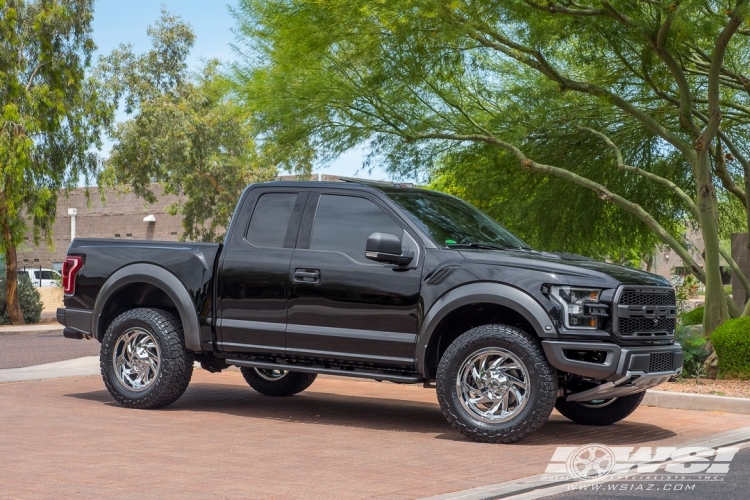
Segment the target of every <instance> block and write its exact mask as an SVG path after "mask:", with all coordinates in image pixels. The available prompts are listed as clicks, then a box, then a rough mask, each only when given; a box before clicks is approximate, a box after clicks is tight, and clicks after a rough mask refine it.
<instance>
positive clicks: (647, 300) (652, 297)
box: [620, 289, 677, 306]
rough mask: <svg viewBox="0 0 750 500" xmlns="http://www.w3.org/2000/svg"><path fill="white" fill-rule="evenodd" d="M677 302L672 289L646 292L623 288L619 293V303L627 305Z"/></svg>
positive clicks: (663, 304) (671, 303) (658, 304)
mask: <svg viewBox="0 0 750 500" xmlns="http://www.w3.org/2000/svg"><path fill="white" fill-rule="evenodd" d="M676 303H677V301H676V300H675V295H674V290H670V291H668V292H667V293H664V292H660V293H646V292H642V291H638V290H628V289H625V290H623V291H622V295H620V304H627V305H629V306H673V305H675V304H676Z"/></svg>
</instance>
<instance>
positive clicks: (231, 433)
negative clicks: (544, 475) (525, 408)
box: [0, 370, 748, 500]
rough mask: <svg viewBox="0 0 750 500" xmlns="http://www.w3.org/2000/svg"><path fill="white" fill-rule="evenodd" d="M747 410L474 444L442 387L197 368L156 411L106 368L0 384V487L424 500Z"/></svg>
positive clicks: (676, 435)
mask: <svg viewBox="0 0 750 500" xmlns="http://www.w3.org/2000/svg"><path fill="white" fill-rule="evenodd" d="M746 425H748V423H747V415H731V414H719V413H714V412H693V411H684V410H663V409H657V408H641V409H639V410H638V411H637V412H636V413H635V414H634V415H633V416H631V417H630V418H629V419H627V420H626V421H624V422H621V423H619V424H616V425H613V426H611V427H607V428H594V427H583V426H578V425H574V424H572V423H570V422H569V421H567V420H565V419H564V418H562V417H561V416H559V415H558V414H556V413H555V414H554V415H553V416H552V418H551V420H550V422H548V423H547V424H546V425H545V426H544V428H543V429H542V430H541V431H540V432H537V433H536V434H534V435H533V436H531V437H530V438H528V439H526V440H524V441H522V442H521V443H519V444H514V445H486V444H479V443H474V442H470V441H468V440H466V439H464V438H463V437H462V436H461V435H460V434H458V433H457V432H455V431H453V430H452V429H451V428H450V426H449V425H448V424H447V423H446V421H445V420H444V419H443V416H442V414H441V413H440V409H439V407H438V405H437V403H436V400H435V392H434V390H428V389H422V388H421V387H413V386H398V385H394V384H385V383H384V384H379V383H377V382H369V381H359V380H342V379H335V378H323V377H321V378H318V380H317V381H316V382H315V383H314V384H313V386H312V387H311V388H310V389H309V390H308V391H306V392H304V393H303V394H300V395H298V396H294V397H292V398H286V399H273V398H268V397H264V396H261V395H259V394H257V393H255V392H253V391H252V390H251V389H250V388H249V387H248V386H246V385H245V383H244V381H243V379H242V377H241V375H240V374H239V373H238V372H237V371H228V372H224V373H221V374H214V375H212V374H209V373H207V372H204V371H202V370H197V371H196V373H195V375H194V376H193V382H192V384H191V385H190V388H189V389H188V391H187V393H186V394H185V395H184V396H183V397H182V399H180V400H179V401H178V402H177V403H176V404H174V405H172V406H170V407H168V408H166V409H163V410H157V411H138V410H127V409H125V408H122V407H120V406H118V405H116V404H115V403H114V402H113V401H112V399H111V398H110V396H109V394H108V393H107V392H106V390H105V389H104V386H103V383H102V381H101V379H100V378H98V377H82V378H66V379H57V380H47V381H40V382H24V383H11V384H3V385H0V498H50V497H53V498H102V497H107V498H159V499H160V500H162V499H166V498H295V497H296V498H363V497H384V498H419V497H425V496H430V495H436V494H439V493H446V492H450V491H457V490H463V489H467V488H472V487H475V486H481V485H487V484H494V483H498V482H502V481H507V480H511V479H516V478H520V477H525V476H529V475H533V474H539V473H541V472H543V471H544V468H545V466H546V464H547V462H548V461H549V459H550V457H551V455H552V452H553V451H554V449H555V447H556V446H559V445H569V446H570V445H580V444H586V443H590V442H600V443H605V444H608V445H620V446H622V445H627V446H631V445H632V446H639V445H646V446H656V445H668V444H674V443H678V442H684V441H686V440H689V439H693V438H697V437H700V436H703V435H708V434H713V433H718V432H722V431H726V430H730V429H735V428H739V427H744V426H746Z"/></svg>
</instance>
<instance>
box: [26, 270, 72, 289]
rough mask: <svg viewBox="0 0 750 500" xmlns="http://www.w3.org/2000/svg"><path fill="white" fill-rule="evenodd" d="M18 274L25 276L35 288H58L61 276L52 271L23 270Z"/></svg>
mask: <svg viewBox="0 0 750 500" xmlns="http://www.w3.org/2000/svg"><path fill="white" fill-rule="evenodd" d="M18 274H26V275H28V276H29V278H30V279H31V282H32V283H33V284H34V286H35V287H47V286H60V282H61V281H62V276H60V273H58V272H57V271H55V270H54V269H41V268H36V269H33V268H32V269H23V270H22V271H18Z"/></svg>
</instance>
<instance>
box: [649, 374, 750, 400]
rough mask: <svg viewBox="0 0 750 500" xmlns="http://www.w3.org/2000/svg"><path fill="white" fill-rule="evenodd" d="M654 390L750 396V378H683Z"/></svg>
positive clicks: (737, 396)
mask: <svg viewBox="0 0 750 500" xmlns="http://www.w3.org/2000/svg"><path fill="white" fill-rule="evenodd" d="M652 390H655V391H669V392H689V393H693V394H708V395H713V396H731V397H735V398H750V380H711V379H706V378H681V379H679V380H677V382H674V383H668V384H661V385H659V386H657V387H655V388H654V389H652Z"/></svg>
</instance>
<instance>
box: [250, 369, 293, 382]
mask: <svg viewBox="0 0 750 500" xmlns="http://www.w3.org/2000/svg"><path fill="white" fill-rule="evenodd" d="M255 373H257V374H258V375H259V376H260V378H262V379H264V380H268V381H269V382H276V381H277V380H281V379H282V378H284V377H286V374H287V373H289V372H288V371H287V370H268V369H266V368H255Z"/></svg>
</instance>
